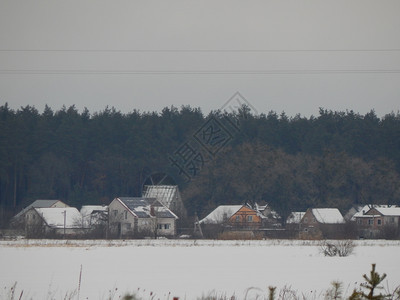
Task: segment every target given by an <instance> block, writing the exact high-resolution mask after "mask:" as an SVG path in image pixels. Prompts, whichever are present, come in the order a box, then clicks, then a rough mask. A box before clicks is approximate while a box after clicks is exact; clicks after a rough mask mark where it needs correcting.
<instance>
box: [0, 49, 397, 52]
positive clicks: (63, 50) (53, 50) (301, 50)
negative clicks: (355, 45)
mask: <svg viewBox="0 0 400 300" xmlns="http://www.w3.org/2000/svg"><path fill="white" fill-rule="evenodd" d="M0 52H83V53H85V52H88V53H90V52H93V53H95V52H99V53H115V52H116V53H118V52H120V53H124V52H125V53H129V52H131V53H146V52H147V53H174V52H175V53H185V52H187V53H229V52H231V53H263V52H265V53H268V52H271V53H277V52H289V53H290V52H400V49H398V48H385V49H0Z"/></svg>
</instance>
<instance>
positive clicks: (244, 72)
mask: <svg viewBox="0 0 400 300" xmlns="http://www.w3.org/2000/svg"><path fill="white" fill-rule="evenodd" d="M398 73H400V69H302V70H272V69H271V70H268V69H267V70H195V69H193V70H111V69H110V70H83V69H77V70H56V69H54V70H42V69H26V70H24V69H9V70H7V69H3V70H2V69H0V74H3V75H292V74H293V75H296V74H299V75H301V74H304V75H314V74H315V75H319V74H321V75H322V74H398Z"/></svg>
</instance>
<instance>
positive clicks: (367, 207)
mask: <svg viewBox="0 0 400 300" xmlns="http://www.w3.org/2000/svg"><path fill="white" fill-rule="evenodd" d="M371 208H375V209H377V210H378V211H379V212H380V213H381V214H383V215H385V213H389V212H393V213H396V210H392V209H394V208H399V207H398V206H397V205H386V204H367V205H365V206H363V207H362V208H361V209H360V210H359V211H358V212H357V213H355V214H354V215H353V217H352V218H351V220H352V221H354V220H355V219H356V218H362V217H365V216H364V215H365V214H366V213H367V212H368V211H369V210H370V209H371ZM381 209H383V211H381ZM384 212H385V213H384ZM370 217H371V215H370Z"/></svg>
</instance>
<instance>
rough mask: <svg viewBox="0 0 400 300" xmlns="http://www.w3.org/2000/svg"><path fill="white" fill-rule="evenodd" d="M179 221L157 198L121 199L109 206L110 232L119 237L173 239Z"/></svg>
mask: <svg viewBox="0 0 400 300" xmlns="http://www.w3.org/2000/svg"><path fill="white" fill-rule="evenodd" d="M177 219H178V216H177V215H175V213H173V212H172V211H171V210H170V209H168V208H167V207H166V206H165V205H163V204H162V203H161V202H160V201H158V200H157V199H155V198H141V197H119V198H115V199H114V200H113V201H112V202H111V203H110V205H109V226H110V232H111V234H112V235H114V236H117V237H140V236H143V237H144V236H149V237H158V236H169V237H172V236H175V235H176V220H177Z"/></svg>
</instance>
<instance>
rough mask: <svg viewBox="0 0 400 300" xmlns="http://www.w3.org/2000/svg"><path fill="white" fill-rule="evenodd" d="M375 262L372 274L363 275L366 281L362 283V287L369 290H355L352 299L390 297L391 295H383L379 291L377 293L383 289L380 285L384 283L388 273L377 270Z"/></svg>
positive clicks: (379, 299)
mask: <svg viewBox="0 0 400 300" xmlns="http://www.w3.org/2000/svg"><path fill="white" fill-rule="evenodd" d="M375 267H376V265H375V264H372V270H371V272H370V276H369V277H368V276H367V275H366V274H364V275H363V277H364V279H365V281H366V282H365V283H362V284H361V287H362V288H364V289H366V290H367V292H366V293H365V292H364V291H354V292H353V294H352V295H351V296H350V298H349V299H350V300H358V299H377V300H381V299H389V298H390V297H391V295H383V294H382V293H379V294H378V295H377V293H376V290H378V289H382V287H380V286H379V285H380V284H381V283H382V281H383V280H385V278H386V274H385V273H383V274H382V275H380V274H379V273H378V272H376V271H375Z"/></svg>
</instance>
